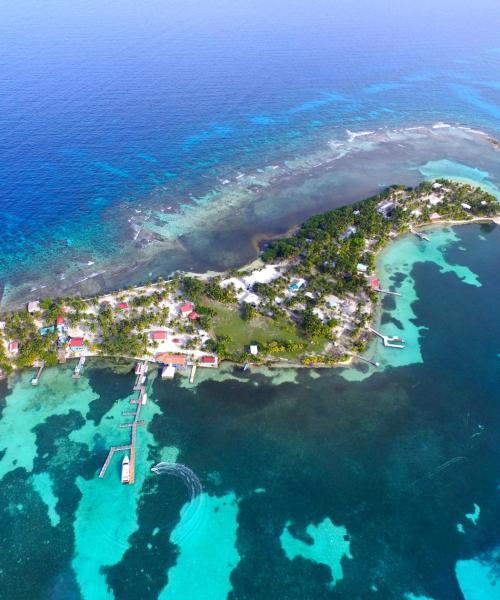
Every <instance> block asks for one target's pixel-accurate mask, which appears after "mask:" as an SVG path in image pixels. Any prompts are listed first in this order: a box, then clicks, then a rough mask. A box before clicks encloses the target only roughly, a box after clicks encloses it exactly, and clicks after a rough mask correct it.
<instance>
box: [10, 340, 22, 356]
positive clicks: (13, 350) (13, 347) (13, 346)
mask: <svg viewBox="0 0 500 600" xmlns="http://www.w3.org/2000/svg"><path fill="white" fill-rule="evenodd" d="M8 350H9V352H10V354H12V355H13V356H15V355H16V354H19V342H18V341H17V340H14V341H13V342H9V346H8Z"/></svg>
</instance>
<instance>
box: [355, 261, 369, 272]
mask: <svg viewBox="0 0 500 600" xmlns="http://www.w3.org/2000/svg"><path fill="white" fill-rule="evenodd" d="M356 269H357V270H358V271H361V272H362V273H366V271H368V267H367V266H366V265H364V264H363V263H358V264H357V265H356Z"/></svg>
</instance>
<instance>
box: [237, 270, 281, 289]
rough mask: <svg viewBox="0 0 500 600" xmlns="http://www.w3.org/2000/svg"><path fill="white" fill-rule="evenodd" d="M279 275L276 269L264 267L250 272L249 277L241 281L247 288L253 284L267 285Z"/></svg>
mask: <svg viewBox="0 0 500 600" xmlns="http://www.w3.org/2000/svg"><path fill="white" fill-rule="evenodd" d="M280 275H281V273H280V271H279V270H278V268H277V267H275V266H274V265H266V266H265V267H264V268H263V269H258V270H257V271H252V272H251V273H250V274H249V275H246V276H245V277H243V281H244V282H245V285H246V286H247V287H251V286H252V285H253V284H254V283H269V282H271V281H273V280H274V279H277V278H278V277H279V276H280Z"/></svg>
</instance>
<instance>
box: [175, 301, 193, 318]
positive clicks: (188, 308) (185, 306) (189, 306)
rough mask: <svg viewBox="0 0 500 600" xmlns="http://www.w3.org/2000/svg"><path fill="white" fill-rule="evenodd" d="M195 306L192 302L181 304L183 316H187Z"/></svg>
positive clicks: (180, 309) (180, 310)
mask: <svg viewBox="0 0 500 600" xmlns="http://www.w3.org/2000/svg"><path fill="white" fill-rule="evenodd" d="M193 309H194V306H193V305H192V304H191V302H186V303H185V304H181V306H180V308H179V312H180V313H181V317H187V316H188V315H189V314H191V313H192V312H193Z"/></svg>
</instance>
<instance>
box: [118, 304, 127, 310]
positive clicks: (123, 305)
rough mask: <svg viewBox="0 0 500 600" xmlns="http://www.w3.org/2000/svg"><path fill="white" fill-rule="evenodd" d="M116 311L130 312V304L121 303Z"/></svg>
mask: <svg viewBox="0 0 500 600" xmlns="http://www.w3.org/2000/svg"><path fill="white" fill-rule="evenodd" d="M116 310H128V302H120V303H118V304H117V305H116Z"/></svg>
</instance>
